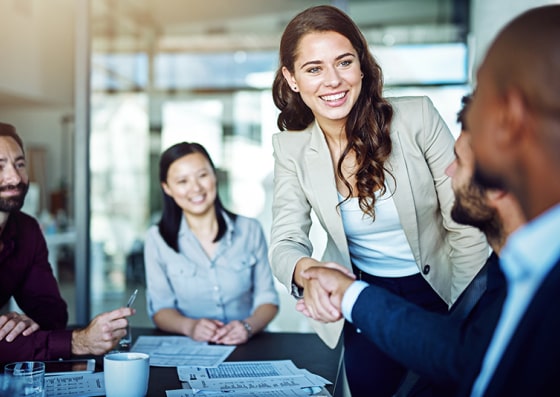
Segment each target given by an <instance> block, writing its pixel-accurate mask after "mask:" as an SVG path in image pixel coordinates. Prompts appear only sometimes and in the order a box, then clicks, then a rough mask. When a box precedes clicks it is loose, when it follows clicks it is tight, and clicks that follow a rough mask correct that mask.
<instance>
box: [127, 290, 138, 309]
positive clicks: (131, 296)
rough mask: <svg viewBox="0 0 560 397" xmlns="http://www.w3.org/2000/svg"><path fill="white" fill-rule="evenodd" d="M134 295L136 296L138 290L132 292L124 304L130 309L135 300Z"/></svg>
mask: <svg viewBox="0 0 560 397" xmlns="http://www.w3.org/2000/svg"><path fill="white" fill-rule="evenodd" d="M136 295H138V288H137V289H135V290H134V292H133V293H132V295H130V298H128V302H127V303H126V307H132V305H133V303H134V300H135V299H136Z"/></svg>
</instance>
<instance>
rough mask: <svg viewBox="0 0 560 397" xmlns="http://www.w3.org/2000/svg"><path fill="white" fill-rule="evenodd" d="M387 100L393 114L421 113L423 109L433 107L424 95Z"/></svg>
mask: <svg viewBox="0 0 560 397" xmlns="http://www.w3.org/2000/svg"><path fill="white" fill-rule="evenodd" d="M387 100H388V101H389V103H390V104H391V105H392V106H393V110H394V111H395V113H400V112H411V111H418V112H422V110H423V108H424V107H431V108H433V107H434V105H433V103H432V100H431V99H430V98H429V97H427V96H425V95H423V96H402V97H389V98H387Z"/></svg>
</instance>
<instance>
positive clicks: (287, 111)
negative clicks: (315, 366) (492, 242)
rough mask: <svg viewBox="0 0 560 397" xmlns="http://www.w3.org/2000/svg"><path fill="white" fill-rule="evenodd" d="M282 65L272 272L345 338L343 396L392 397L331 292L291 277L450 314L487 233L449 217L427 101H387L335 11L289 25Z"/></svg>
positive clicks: (442, 138)
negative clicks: (317, 238) (337, 281)
mask: <svg viewBox="0 0 560 397" xmlns="http://www.w3.org/2000/svg"><path fill="white" fill-rule="evenodd" d="M279 55H280V67H279V68H278V70H277V72H276V76H275V79H274V85H273V92H272V94H273V99H274V103H275V104H276V106H277V107H278V108H279V110H280V113H279V115H278V121H277V125H278V127H279V128H280V130H282V132H279V133H277V134H276V135H274V136H273V140H272V142H273V147H274V158H275V168H274V195H273V204H272V211H273V219H272V232H271V247H270V254H269V257H270V261H271V265H272V269H273V272H274V274H275V276H276V277H277V278H278V279H279V280H280V281H281V282H282V283H283V284H284V285H285V286H286V287H287V288H288V289H289V290H291V291H293V294H294V295H295V296H296V297H297V298H299V299H301V298H303V302H301V301H300V302H299V303H298V306H297V307H298V309H299V310H301V311H302V312H303V313H305V314H306V315H308V316H309V317H311V319H312V323H313V327H314V329H315V330H316V331H317V332H318V333H319V335H320V336H321V337H322V338H323V340H324V341H325V343H327V344H328V345H330V346H335V345H336V343H337V342H338V339H339V337H340V335H341V331H342V328H343V327H344V334H343V337H344V346H345V350H344V351H345V353H344V354H345V357H344V362H345V368H346V375H347V378H348V384H349V386H350V391H351V393H352V395H353V396H354V397H359V396H368V397H372V396H392V395H393V394H394V393H395V391H396V389H397V387H398V385H399V384H400V382H401V380H402V379H403V377H404V375H405V374H406V368H404V367H403V366H401V365H400V364H399V363H397V362H396V361H393V360H391V359H389V358H388V357H387V356H386V355H385V354H384V353H383V352H381V351H380V350H379V349H378V348H377V347H376V346H375V345H374V344H373V343H372V342H370V341H369V340H367V339H366V338H365V337H364V336H363V335H362V334H360V332H359V331H357V330H356V329H355V328H354V326H353V325H352V324H351V323H350V322H346V323H343V322H342V321H340V319H341V313H340V312H338V309H337V308H336V307H335V306H334V305H333V304H332V303H331V302H330V300H329V293H328V291H326V290H325V289H323V287H322V286H321V285H320V284H319V283H318V281H317V280H316V279H305V278H303V277H302V276H301V273H302V271H304V270H306V269H308V268H310V267H318V268H323V267H330V268H336V269H338V270H340V271H342V272H345V273H350V274H351V273H355V274H356V277H358V278H361V279H363V280H365V281H367V282H369V283H374V284H377V285H380V286H382V287H384V288H387V289H389V290H391V291H393V292H394V293H396V294H398V295H400V296H402V297H404V298H406V299H407V300H409V301H411V302H413V303H415V304H417V305H419V306H421V307H424V308H426V309H429V310H431V311H436V312H442V313H444V312H446V311H447V307H448V305H450V304H452V303H453V302H454V300H455V299H456V298H457V296H459V294H460V293H461V292H462V291H463V289H464V288H465V286H466V285H467V284H468V283H469V282H470V280H471V279H472V277H474V275H475V274H476V273H477V272H478V270H479V269H480V267H481V266H482V265H483V264H484V262H485V261H486V258H487V256H488V246H487V244H486V242H485V239H484V237H483V235H482V234H481V233H480V232H479V231H477V230H475V229H474V228H471V227H466V226H461V225H458V224H457V223H455V222H454V221H453V220H452V219H451V218H450V210H451V206H452V204H453V191H452V189H451V184H450V180H449V177H448V176H447V175H446V174H445V169H446V167H447V166H448V165H449V164H450V163H451V162H452V160H453V143H454V139H453V136H452V135H451V133H450V131H449V129H448V128H447V126H446V125H445V123H444V122H443V120H442V118H441V116H440V115H439V113H438V112H437V110H436V109H435V108H434V106H433V104H432V102H431V101H430V100H429V99H428V98H427V97H403V98H385V97H384V96H383V73H382V70H381V67H380V66H379V64H378V63H377V61H376V60H375V59H374V58H373V56H372V54H371V52H370V50H369V47H368V43H367V42H366V40H365V38H364V36H363V34H362V33H361V32H360V30H359V29H358V27H357V26H356V24H355V23H354V22H353V21H352V20H351V19H350V18H349V17H348V16H347V15H346V14H345V13H344V12H342V11H341V10H339V9H338V8H336V7H332V6H318V7H312V8H309V9H307V10H305V11H303V12H301V13H300V14H298V15H296V16H295V17H294V18H293V19H292V20H291V21H290V22H289V23H288V25H287V26H286V28H285V30H284V33H283V35H282V39H281V41H280V52H279ZM312 212H314V213H315V214H316V215H317V217H318V220H319V223H320V225H321V227H322V228H323V229H324V231H325V232H326V234H327V244H326V248H325V251H324V254H323V257H322V260H321V261H319V260H317V259H315V258H314V257H313V256H312V255H313V245H312V243H311V240H310V237H309V231H310V226H311V223H312V220H311V213H312ZM419 231H421V232H422V233H419ZM457 268H460V270H459V271H457V270H456V269H457Z"/></svg>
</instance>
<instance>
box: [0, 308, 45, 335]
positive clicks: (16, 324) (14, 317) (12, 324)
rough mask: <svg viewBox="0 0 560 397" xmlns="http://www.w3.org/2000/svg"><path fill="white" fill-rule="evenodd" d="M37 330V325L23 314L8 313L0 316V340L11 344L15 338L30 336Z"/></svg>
mask: <svg viewBox="0 0 560 397" xmlns="http://www.w3.org/2000/svg"><path fill="white" fill-rule="evenodd" d="M38 329H39V324H37V323H36V322H35V321H33V320H32V319H31V318H29V317H27V316H26V315H25V314H19V313H16V312H10V313H7V314H3V315H1V316H0V340H4V339H5V340H6V342H12V341H13V340H14V339H15V338H16V337H17V336H19V335H23V336H27V335H31V334H32V333H33V332H35V331H37V330H38Z"/></svg>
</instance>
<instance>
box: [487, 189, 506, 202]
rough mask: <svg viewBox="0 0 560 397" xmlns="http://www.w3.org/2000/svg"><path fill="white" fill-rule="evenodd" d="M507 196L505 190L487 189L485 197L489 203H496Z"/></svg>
mask: <svg viewBox="0 0 560 397" xmlns="http://www.w3.org/2000/svg"><path fill="white" fill-rule="evenodd" d="M506 194H507V192H506V191H505V190H502V189H488V190H486V197H487V198H488V200H490V201H497V200H500V199H501V198H502V197H504V196H505V195H506Z"/></svg>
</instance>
